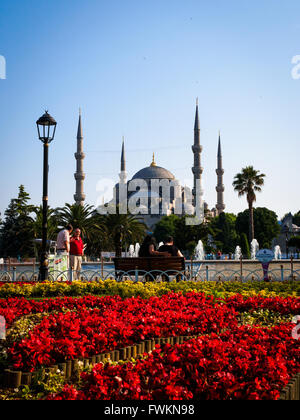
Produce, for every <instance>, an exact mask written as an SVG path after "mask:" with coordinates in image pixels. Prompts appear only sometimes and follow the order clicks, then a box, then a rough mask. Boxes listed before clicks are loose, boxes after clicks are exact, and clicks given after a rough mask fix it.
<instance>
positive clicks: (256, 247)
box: [251, 239, 259, 261]
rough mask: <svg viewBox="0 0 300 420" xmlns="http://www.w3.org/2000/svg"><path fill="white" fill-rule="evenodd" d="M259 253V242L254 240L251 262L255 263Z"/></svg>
mask: <svg viewBox="0 0 300 420" xmlns="http://www.w3.org/2000/svg"><path fill="white" fill-rule="evenodd" d="M258 251H259V243H258V242H257V240H256V239H253V241H252V242H251V260H253V261H255V260H256V254H257V253H258Z"/></svg>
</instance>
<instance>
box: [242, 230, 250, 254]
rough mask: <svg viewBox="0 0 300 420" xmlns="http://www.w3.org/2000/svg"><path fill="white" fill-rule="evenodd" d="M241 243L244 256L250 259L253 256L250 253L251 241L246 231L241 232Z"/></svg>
mask: <svg viewBox="0 0 300 420" xmlns="http://www.w3.org/2000/svg"><path fill="white" fill-rule="evenodd" d="M240 244H241V249H242V254H243V257H244V258H246V259H247V260H249V259H250V257H251V254H250V246H249V241H248V238H247V235H246V233H242V234H241V240H240Z"/></svg>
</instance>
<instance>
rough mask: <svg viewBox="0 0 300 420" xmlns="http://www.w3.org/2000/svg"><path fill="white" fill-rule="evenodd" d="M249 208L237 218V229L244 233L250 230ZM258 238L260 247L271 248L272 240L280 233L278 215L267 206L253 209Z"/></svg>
mask: <svg viewBox="0 0 300 420" xmlns="http://www.w3.org/2000/svg"><path fill="white" fill-rule="evenodd" d="M248 220H249V210H245V211H244V212H242V213H239V214H238V216H237V219H236V230H237V232H238V233H239V234H240V235H242V233H245V234H247V232H248ZM253 220H254V226H255V232H256V239H257V240H258V243H259V245H260V248H271V246H272V241H273V239H274V238H276V236H278V234H279V233H280V227H279V224H278V220H277V215H276V213H275V212H274V211H272V210H269V209H267V208H265V207H258V208H256V209H254V211H253Z"/></svg>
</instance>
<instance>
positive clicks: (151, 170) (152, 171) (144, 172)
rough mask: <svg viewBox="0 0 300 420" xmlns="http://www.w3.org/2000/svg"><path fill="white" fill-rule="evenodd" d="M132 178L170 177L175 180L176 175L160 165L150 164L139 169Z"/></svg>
mask: <svg viewBox="0 0 300 420" xmlns="http://www.w3.org/2000/svg"><path fill="white" fill-rule="evenodd" d="M132 179H170V180H174V179H175V177H174V175H173V174H172V173H171V172H169V171H168V170H167V169H165V168H161V167H160V166H148V167H147V168H144V169H141V170H140V171H138V172H137V173H136V174H135V175H134V176H133V178H132Z"/></svg>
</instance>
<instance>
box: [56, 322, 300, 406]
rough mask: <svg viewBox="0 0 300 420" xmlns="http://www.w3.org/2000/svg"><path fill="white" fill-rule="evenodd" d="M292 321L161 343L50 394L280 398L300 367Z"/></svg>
mask: <svg viewBox="0 0 300 420" xmlns="http://www.w3.org/2000/svg"><path fill="white" fill-rule="evenodd" d="M290 332H291V326H290V325H282V326H280V327H274V328H273V329H272V330H269V329H267V328H254V329H251V328H249V327H239V328H235V329H234V330H233V331H227V332H225V333H222V334H221V335H220V336H217V335H215V334H213V335H212V336H207V337H202V338H199V339H197V340H191V341H189V342H187V343H185V344H183V345H180V346H178V345H176V346H173V347H171V346H169V345H166V346H164V348H163V352H162V351H161V350H160V349H156V350H155V351H154V352H153V353H152V354H150V355H149V356H148V357H147V358H146V359H144V360H138V361H137V363H136V365H133V364H132V363H127V364H125V365H117V366H112V365H109V364H106V365H105V366H104V365H103V364H99V365H96V366H95V367H94V368H93V370H92V373H88V374H87V373H83V374H82V379H83V385H82V387H81V388H80V389H79V390H77V389H75V388H74V387H72V386H66V387H65V389H64V390H63V392H61V393H59V394H58V395H52V396H50V397H49V399H56V400H60V399H74V400H75V399H78V400H91V399H101V400H108V399H112V400H125V399H141V400H166V399H169V400H170V399H171V400H178V399H179V400H180V399H192V398H195V399H200V400H201V399H202V400H210V399H218V400H220V399H221V400H228V399H243V400H245V399H249V400H258V399H259V400H260V399H273V400H274V399H278V397H279V395H280V391H281V389H282V388H283V387H284V386H285V385H286V384H287V383H288V382H289V380H290V377H291V376H292V375H293V374H295V373H296V372H298V371H299V369H300V343H299V342H298V343H297V342H296V341H295V340H293V339H292V338H291V334H290Z"/></svg>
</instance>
